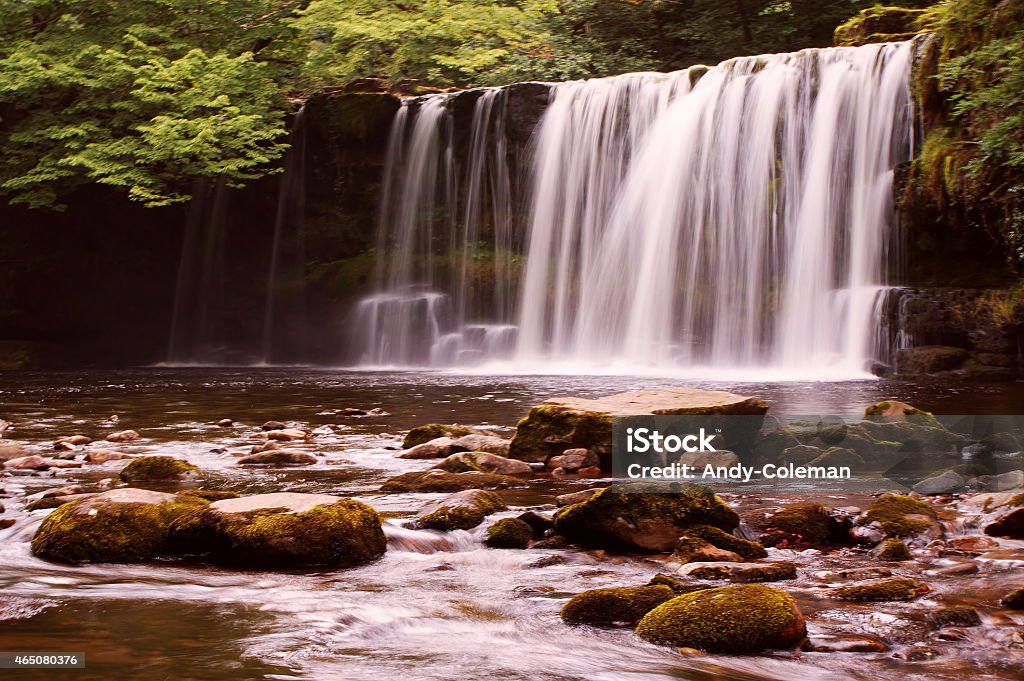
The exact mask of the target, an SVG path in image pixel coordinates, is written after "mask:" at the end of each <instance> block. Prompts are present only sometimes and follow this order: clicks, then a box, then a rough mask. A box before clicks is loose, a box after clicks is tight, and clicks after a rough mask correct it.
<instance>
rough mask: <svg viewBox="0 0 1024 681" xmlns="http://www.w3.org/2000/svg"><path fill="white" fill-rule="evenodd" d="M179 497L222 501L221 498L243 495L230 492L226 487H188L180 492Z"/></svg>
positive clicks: (235, 497)
mask: <svg viewBox="0 0 1024 681" xmlns="http://www.w3.org/2000/svg"><path fill="white" fill-rule="evenodd" d="M178 496H179V497H198V498H200V499H206V500H207V501H220V500H221V499H238V498H239V497H240V496H241V495H240V494H239V493H238V492H229V491H228V490H225V489H187V490H185V491H183V492H178Z"/></svg>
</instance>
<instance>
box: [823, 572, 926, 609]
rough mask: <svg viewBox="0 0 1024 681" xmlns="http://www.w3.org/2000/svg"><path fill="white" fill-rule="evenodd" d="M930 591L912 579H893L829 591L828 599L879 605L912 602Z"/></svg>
mask: <svg viewBox="0 0 1024 681" xmlns="http://www.w3.org/2000/svg"><path fill="white" fill-rule="evenodd" d="M929 591H931V589H930V588H929V587H928V586H926V585H924V584H920V583H919V582H915V581H914V580H913V579H908V578H905V577H894V578H892V579H880V580H877V581H872V582H862V583H860V584H850V585H849V586H840V587H836V588H835V589H831V590H829V592H828V595H829V597H830V598H835V599H837V600H841V601H858V602H866V603H880V602H884V601H912V600H914V599H915V598H917V597H918V596H921V595H923V594H926V593H928V592H929Z"/></svg>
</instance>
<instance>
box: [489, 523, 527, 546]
mask: <svg viewBox="0 0 1024 681" xmlns="http://www.w3.org/2000/svg"><path fill="white" fill-rule="evenodd" d="M531 539H533V528H532V527H530V526H529V525H528V524H527V523H526V522H524V521H522V520H519V519H518V518H502V519H501V520H499V521H498V522H496V523H494V524H493V525H491V526H490V527H488V528H487V538H486V539H484V543H485V544H487V545H488V546H489V547H491V548H492V549H525V548H526V547H527V546H529V545H530V540H531Z"/></svg>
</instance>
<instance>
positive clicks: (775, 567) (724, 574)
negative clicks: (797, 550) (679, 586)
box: [677, 562, 796, 584]
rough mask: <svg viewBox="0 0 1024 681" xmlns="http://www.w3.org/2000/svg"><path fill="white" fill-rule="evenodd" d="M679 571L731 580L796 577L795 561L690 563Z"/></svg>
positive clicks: (703, 577) (707, 577)
mask: <svg viewBox="0 0 1024 681" xmlns="http://www.w3.org/2000/svg"><path fill="white" fill-rule="evenodd" d="M677 573H678V574H680V575H684V576H686V577H692V578H693V579H727V580H729V581H730V582H738V583H744V584H745V583H751V582H778V581H781V580H784V579H794V578H795V577H796V565H794V564H793V563H784V562H776V563H689V564H688V565H684V566H683V567H681V568H679V570H677Z"/></svg>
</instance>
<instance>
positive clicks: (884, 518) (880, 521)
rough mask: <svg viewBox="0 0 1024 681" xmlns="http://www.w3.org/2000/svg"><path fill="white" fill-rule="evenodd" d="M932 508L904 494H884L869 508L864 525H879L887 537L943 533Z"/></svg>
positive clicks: (862, 521) (863, 521) (864, 518)
mask: <svg viewBox="0 0 1024 681" xmlns="http://www.w3.org/2000/svg"><path fill="white" fill-rule="evenodd" d="M937 518H938V516H937V515H936V513H935V511H934V510H933V509H932V507H931V506H929V505H928V504H926V503H924V502H923V501H920V500H918V499H914V498H913V497H908V496H905V495H902V494H883V495H882V496H881V497H879V498H878V499H876V500H875V501H874V502H872V503H871V505H870V506H869V507H868V510H867V513H865V514H864V517H863V518H861V520H860V522H861V524H863V525H868V524H871V523H877V525H878V527H879V529H881V530H882V532H884V533H885V535H886V536H887V537H899V538H902V537H912V536H914V535H916V534H921V533H924V532H931V533H937V534H940V535H941V533H942V528H941V526H940V525H939V524H938V520H937Z"/></svg>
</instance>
